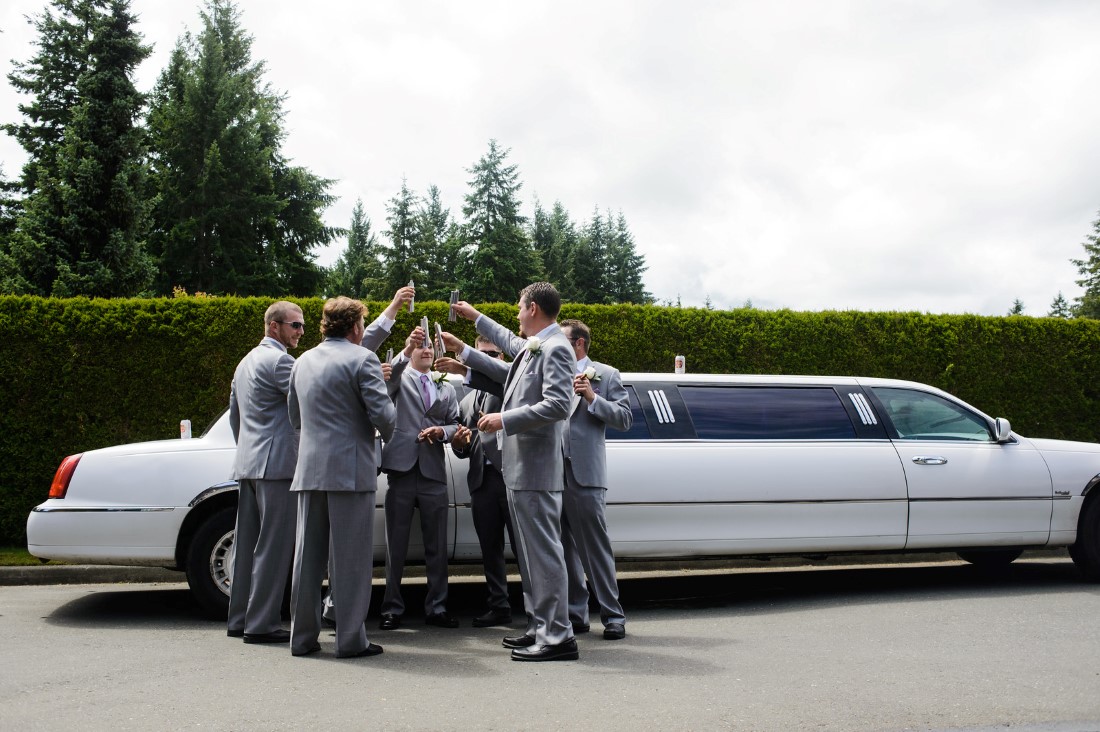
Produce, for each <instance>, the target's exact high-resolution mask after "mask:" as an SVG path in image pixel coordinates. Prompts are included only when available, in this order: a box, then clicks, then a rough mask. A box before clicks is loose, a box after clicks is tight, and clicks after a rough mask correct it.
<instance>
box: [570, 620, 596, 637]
mask: <svg viewBox="0 0 1100 732" xmlns="http://www.w3.org/2000/svg"><path fill="white" fill-rule="evenodd" d="M572 625H573V635H580V634H581V633H587V632H588V631H589V630H591V629H592V626H591V625H589V624H588V623H573V624H572Z"/></svg>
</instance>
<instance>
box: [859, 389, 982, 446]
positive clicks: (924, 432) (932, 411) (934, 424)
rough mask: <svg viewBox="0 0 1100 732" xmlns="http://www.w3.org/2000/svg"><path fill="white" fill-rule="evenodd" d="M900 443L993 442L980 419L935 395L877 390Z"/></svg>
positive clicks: (899, 390) (912, 391)
mask: <svg viewBox="0 0 1100 732" xmlns="http://www.w3.org/2000/svg"><path fill="white" fill-rule="evenodd" d="M873 391H874V393H875V396H876V397H878V400H879V402H880V403H881V404H882V408H883V409H884V410H885V411H886V415H887V416H888V417H889V418H890V421H891V422H892V423H893V424H894V429H895V430H896V431H897V433H898V439H901V440H969V441H976V442H992V441H993V434H992V433H991V432H990V431H989V425H988V424H986V421H985V420H984V419H983V418H982V417H981V415H978V414H974V413H973V412H970V411H968V410H966V409H964V408H962V407H960V406H959V405H958V404H955V403H954V402H951V401H948V400H947V399H944V398H942V397H939V396H936V395H935V394H928V393H926V392H923V391H916V390H914V389H897V388H893V387H876V388H874V390H873Z"/></svg>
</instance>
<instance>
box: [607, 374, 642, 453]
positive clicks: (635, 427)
mask: <svg viewBox="0 0 1100 732" xmlns="http://www.w3.org/2000/svg"><path fill="white" fill-rule="evenodd" d="M626 393H627V395H628V396H629V397H630V412H631V414H632V415H633V418H634V421H633V422H631V424H630V429H628V430H626V431H625V432H620V431H619V430H613V429H610V428H609V429H608V430H607V433H606V434H607V439H609V440H648V439H649V427H648V426H646V421H645V414H644V413H643V412H642V405H641V404H639V403H638V395H637V394H636V393H635V392H634V387H632V386H628V387H626Z"/></svg>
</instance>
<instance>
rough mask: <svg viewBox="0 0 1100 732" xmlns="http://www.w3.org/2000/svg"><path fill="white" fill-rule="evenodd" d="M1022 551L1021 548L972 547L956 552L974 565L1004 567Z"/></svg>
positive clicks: (1017, 557) (962, 558)
mask: <svg viewBox="0 0 1100 732" xmlns="http://www.w3.org/2000/svg"><path fill="white" fill-rule="evenodd" d="M1023 553H1024V550H1023V549H973V550H970V551H965V552H959V553H958V554H959V559H961V560H963V561H964V562H970V563H971V564H973V565H974V566H975V567H1004V566H1007V565H1009V564H1012V563H1013V562H1015V561H1016V560H1017V559H1019V558H1020V555H1021V554H1023Z"/></svg>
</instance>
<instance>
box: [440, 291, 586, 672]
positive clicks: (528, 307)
mask: <svg viewBox="0 0 1100 732" xmlns="http://www.w3.org/2000/svg"><path fill="white" fill-rule="evenodd" d="M518 307H519V314H518V316H517V317H518V319H519V325H520V331H521V332H522V333H524V334H525V335H528V336H529V337H528V338H527V339H526V340H524V339H523V338H520V337H518V336H515V335H513V334H512V333H511V332H510V331H509V330H508V329H507V328H505V327H504V326H502V325H500V324H499V323H496V322H494V321H493V320H491V319H490V318H487V317H485V316H484V315H482V314H481V313H479V312H478V311H477V310H475V309H474V308H473V307H472V306H470V305H469V303H466V302H459V303H457V304H456V305H455V312H456V313H458V314H459V315H461V316H462V317H464V318H468V319H470V320H473V321H474V324H475V327H476V328H477V331H478V332H479V333H481V334H482V335H484V336H486V337H488V338H489V339H490V340H491V341H493V342H494V343H496V344H497V346H499V347H500V349H501V350H502V351H504V352H505V353H507V354H509V355H511V356H512V357H513V358H514V359H515V360H514V361H513V362H512V365H511V367H510V368H509V369H508V373H507V376H506V378H505V381H504V396H503V399H502V406H501V411H500V412H499V413H493V414H486V415H485V416H483V417H482V418H481V420H480V421H479V422H478V425H477V427H478V429H479V430H481V431H482V432H488V433H499V434H500V437H499V438H498V439H499V440H500V443H501V448H502V458H503V463H504V482H505V484H506V485H507V486H508V502H509V508H510V509H511V511H512V524H513V528H514V529H515V533H516V543H517V544H518V545H519V549H520V554H521V555H522V556H521V557H520V558H519V562H520V577H521V579H522V580H523V584H524V588H523V590H524V591H523V601H524V607H525V609H526V611H527V628H526V632H524V634H523V635H518V636H508V637H505V638H504V641H503V645H504V647H505V648H511V649H512V660H514V661H573V660H576V659H577V658H578V657H579V653H578V651H577V641H576V638H574V637H573V629H572V627H571V626H570V624H569V585H568V579H567V575H566V568H565V552H564V549H563V547H562V542H561V514H562V492H563V490H564V487H565V480H564V465H563V457H562V449H561V445H562V439H563V437H564V435H565V429H566V423H565V420H566V419H567V418H568V417H569V408H570V405H571V403H572V400H573V375H574V373H575V372H576V366H577V359H576V357H575V356H574V355H573V349H572V347H571V346H570V344H569V340H568V339H567V338H566V337H565V335H564V334H563V333H562V331H561V328H560V327H559V326H558V323H557V317H558V313H559V311H560V310H561V296H560V295H559V294H558V291H557V290H556V289H555V288H554V286H553V285H551V284H550V283H549V282H535V283H533V284H531V285H528V286H527V287H525V288H524V289H523V291H522V292H521V293H520V297H519V304H518ZM468 363H469V365H470V366H471V367H472V368H477V365H476V364H475V363H474V362H472V361H471V362H468ZM486 373H487V374H489V375H492V374H493V372H492V371H487V372H486Z"/></svg>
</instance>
